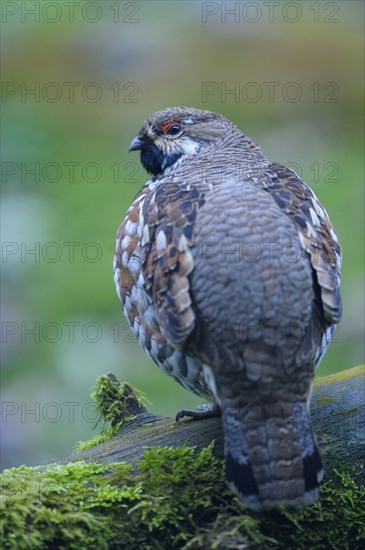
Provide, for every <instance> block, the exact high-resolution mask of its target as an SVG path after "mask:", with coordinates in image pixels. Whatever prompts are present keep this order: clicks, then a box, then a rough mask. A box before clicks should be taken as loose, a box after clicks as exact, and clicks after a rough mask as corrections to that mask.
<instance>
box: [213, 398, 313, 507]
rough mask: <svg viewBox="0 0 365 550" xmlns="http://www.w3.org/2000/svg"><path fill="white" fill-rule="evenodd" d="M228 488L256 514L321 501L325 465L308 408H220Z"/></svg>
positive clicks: (282, 405) (289, 405) (300, 405)
mask: <svg viewBox="0 0 365 550" xmlns="http://www.w3.org/2000/svg"><path fill="white" fill-rule="evenodd" d="M222 419H223V428H224V436H225V457H226V476H227V481H228V485H229V486H230V488H231V489H232V490H233V491H234V492H235V493H236V494H237V495H238V496H239V498H240V499H241V500H242V501H243V502H245V503H246V504H247V505H248V506H249V507H250V508H252V509H254V510H265V509H270V508H273V507H274V506H277V505H280V504H287V505H289V506H294V507H296V508H301V507H303V506H308V505H310V504H312V503H313V502H314V501H315V500H316V499H317V498H318V486H319V483H320V481H321V479H322V477H323V470H322V462H321V458H320V455H319V452H318V449H317V446H316V443H315V440H314V436H313V432H312V428H311V424H310V418H309V413H308V409H307V406H306V404H305V403H294V404H292V403H286V404H277V403H276V404H273V403H270V404H269V403H265V404H256V405H250V406H246V407H244V409H243V410H242V409H237V408H231V407H225V406H224V405H223V406H222Z"/></svg>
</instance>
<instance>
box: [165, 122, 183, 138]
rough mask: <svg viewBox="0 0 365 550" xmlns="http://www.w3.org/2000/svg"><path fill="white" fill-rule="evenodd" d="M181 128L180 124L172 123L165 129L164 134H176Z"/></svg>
mask: <svg viewBox="0 0 365 550" xmlns="http://www.w3.org/2000/svg"><path fill="white" fill-rule="evenodd" d="M180 130H181V126H179V125H178V124H173V125H172V126H170V128H169V129H168V130H167V132H166V134H169V135H170V136H176V135H177V134H178V133H179V132H180Z"/></svg>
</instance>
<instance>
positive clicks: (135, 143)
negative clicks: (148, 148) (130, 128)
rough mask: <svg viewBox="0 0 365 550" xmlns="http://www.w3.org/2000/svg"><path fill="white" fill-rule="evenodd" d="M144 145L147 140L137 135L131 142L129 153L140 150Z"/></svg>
mask: <svg viewBox="0 0 365 550" xmlns="http://www.w3.org/2000/svg"><path fill="white" fill-rule="evenodd" d="M144 145H146V141H145V140H142V139H141V138H140V137H138V136H136V137H135V138H133V139H132V141H131V142H130V144H129V149H128V153H130V152H131V151H139V150H140V149H142V147H143V146H144Z"/></svg>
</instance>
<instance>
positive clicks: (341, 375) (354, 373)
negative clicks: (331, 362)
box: [315, 365, 365, 387]
mask: <svg viewBox="0 0 365 550" xmlns="http://www.w3.org/2000/svg"><path fill="white" fill-rule="evenodd" d="M364 374H365V365H358V366H357V367H353V368H351V369H347V370H343V371H341V372H336V373H335V374H330V375H328V376H324V377H321V378H316V380H315V386H316V387H318V386H321V385H323V384H325V385H327V384H332V383H335V382H344V381H345V380H348V379H349V378H355V377H359V378H360V377H363V376H364Z"/></svg>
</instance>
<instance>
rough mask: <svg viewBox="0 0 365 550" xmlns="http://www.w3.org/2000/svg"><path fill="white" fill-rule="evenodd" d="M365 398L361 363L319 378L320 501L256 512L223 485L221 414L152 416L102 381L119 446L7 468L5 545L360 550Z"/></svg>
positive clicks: (98, 393) (123, 390) (112, 443)
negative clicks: (202, 417)
mask: <svg viewBox="0 0 365 550" xmlns="http://www.w3.org/2000/svg"><path fill="white" fill-rule="evenodd" d="M364 395H365V378H364V367H356V368H353V369H350V370H347V371H344V372H342V373H338V374H335V375H332V376H329V377H326V378H322V379H319V380H318V381H317V382H316V384H315V388H314V392H313V398H312V406H311V414H312V421H313V425H314V430H315V433H316V435H317V439H318V443H319V448H320V451H321V454H322V457H323V462H324V466H325V471H326V477H325V482H324V483H323V485H322V488H321V493H320V499H319V501H318V502H316V503H315V504H314V505H313V506H310V507H308V508H306V509H304V510H290V509H286V508H283V507H282V508H280V509H275V510H272V511H270V512H264V513H258V512H256V513H255V512H252V511H250V510H248V509H247V508H246V507H245V506H244V505H243V504H242V503H241V502H239V501H238V499H237V498H236V497H235V496H233V495H232V493H231V492H230V491H229V490H228V489H227V487H226V484H225V479H224V469H223V462H222V460H221V458H222V456H223V445H222V429H221V423H220V419H219V418H209V419H205V420H199V421H192V420H182V421H180V422H179V423H176V422H175V420H174V419H172V418H166V417H160V416H156V415H153V414H151V413H150V412H148V411H147V410H146V408H145V407H144V405H143V404H142V402H141V400H140V399H139V398H138V397H137V396H136V395H135V393H134V392H133V391H132V390H131V388H130V386H128V384H124V385H120V384H119V382H118V381H117V380H116V378H115V377H114V376H113V375H108V376H107V375H105V376H102V377H99V379H98V383H97V385H96V389H95V392H94V398H95V400H96V406H97V408H98V410H99V412H100V413H101V415H102V417H103V418H104V419H105V420H106V421H107V422H108V427H107V428H106V429H105V430H104V435H103V436H102V437H104V439H105V438H106V437H109V436H111V438H110V439H108V440H107V441H104V442H103V443H100V444H98V445H94V446H91V445H93V443H92V442H91V443H90V442H89V443H88V444H87V445H88V446H90V448H87V449H85V450H83V451H80V452H75V453H74V454H72V455H70V456H68V457H67V458H64V459H61V460H58V461H56V462H54V463H52V464H49V465H47V466H43V467H38V468H27V467H20V468H13V469H10V470H6V471H5V472H4V473H3V474H2V476H1V484H2V499H1V520H0V526H1V531H2V547H3V548H9V549H15V548H16V549H21V550H22V549H32V550H33V549H37V548H40V549H44V548H47V549H48V548H49V549H57V548H60V549H61V548H62V549H78V550H83V549H85V550H87V549H89V548H98V549H104V548H105V549H122V550H123V549H126V550H130V549H131V550H133V549H137V548H138V549H144V548H156V549H164V548H166V549H167V548H168V549H173V548H179V549H180V548H181V549H183V548H184V549H189V548H192V549H198V548H207V549H208V548H209V549H210V548H216V549H218V550H225V549H229V548H230V549H237V550H238V549H242V550H244V549H251V548H252V549H253V548H254V549H270V548H272V549H278V548H279V549H280V548H285V549H291V548H292V549H294V548H295V549H296V550H297V549H299V550H300V549H303V550H304V549H307V548H313V549H314V548H315V549H316V550H317V549H318V550H320V549H322V548H323V549H327V548H331V549H339V550H340V549H341V550H357V549H360V548H363V544H364V539H365V504H364V503H365V488H364V464H363V457H364V440H365V437H364V426H365V407H364ZM94 443H95V442H94ZM84 446H85V444H84Z"/></svg>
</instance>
